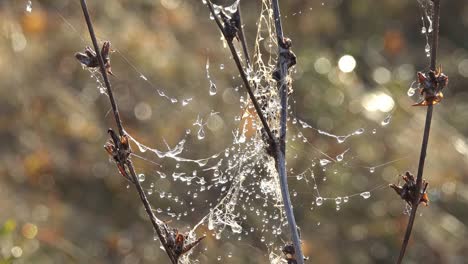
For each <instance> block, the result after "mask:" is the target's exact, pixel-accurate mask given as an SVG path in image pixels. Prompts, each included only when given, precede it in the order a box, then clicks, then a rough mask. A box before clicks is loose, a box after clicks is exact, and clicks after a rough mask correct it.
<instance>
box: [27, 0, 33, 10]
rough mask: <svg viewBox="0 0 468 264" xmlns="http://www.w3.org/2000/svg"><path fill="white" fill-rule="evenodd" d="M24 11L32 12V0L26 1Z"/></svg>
mask: <svg viewBox="0 0 468 264" xmlns="http://www.w3.org/2000/svg"><path fill="white" fill-rule="evenodd" d="M26 12H28V13H31V12H32V1H31V0H28V2H27V3H26Z"/></svg>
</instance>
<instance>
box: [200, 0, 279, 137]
mask: <svg viewBox="0 0 468 264" xmlns="http://www.w3.org/2000/svg"><path fill="white" fill-rule="evenodd" d="M206 2H207V4H208V7H209V9H210V12H211V14H212V15H213V17H214V18H215V21H216V24H217V25H218V27H219V29H220V30H221V33H222V34H223V36H224V39H225V40H226V42H227V44H228V46H229V49H230V50H231V53H232V57H233V58H234V61H235V63H236V66H237V69H238V70H239V73H240V75H241V78H242V80H243V81H244V85H245V88H246V89H247V93H248V94H249V97H250V100H251V101H252V104H253V105H254V107H255V111H256V112H257V115H258V117H259V118H260V121H261V122H262V125H263V128H264V129H265V131H266V133H267V134H268V137H269V138H270V140H271V142H272V144H275V142H276V140H275V137H274V136H273V133H272V132H271V129H270V126H269V125H268V122H267V120H266V118H265V116H264V115H263V112H262V109H261V108H260V105H259V104H258V101H257V98H256V97H255V94H254V93H253V90H252V87H251V86H250V82H249V80H248V79H247V76H246V75H245V71H244V69H243V68H242V63H241V61H240V58H239V55H238V54H237V51H236V48H235V47H234V44H233V43H232V40H231V41H230V40H229V38H228V37H227V35H226V32H225V30H224V27H223V24H222V23H221V20H220V19H219V17H218V16H217V15H216V12H215V10H214V7H213V4H212V3H211V1H209V0H208V1H206ZM239 15H240V14H239Z"/></svg>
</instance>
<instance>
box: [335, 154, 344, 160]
mask: <svg viewBox="0 0 468 264" xmlns="http://www.w3.org/2000/svg"><path fill="white" fill-rule="evenodd" d="M342 160H343V153H341V154H340V155H338V156H336V161H342Z"/></svg>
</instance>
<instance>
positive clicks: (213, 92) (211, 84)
mask: <svg viewBox="0 0 468 264" xmlns="http://www.w3.org/2000/svg"><path fill="white" fill-rule="evenodd" d="M217 92H218V90H217V88H216V84H215V83H214V82H211V81H210V95H211V96H213V95H215V94H216V93H217Z"/></svg>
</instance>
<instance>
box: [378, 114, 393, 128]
mask: <svg viewBox="0 0 468 264" xmlns="http://www.w3.org/2000/svg"><path fill="white" fill-rule="evenodd" d="M391 120H392V116H391V115H389V116H387V117H386V118H385V119H384V120H382V122H380V124H381V125H382V126H386V125H388V124H390V121H391Z"/></svg>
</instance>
